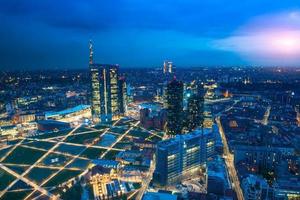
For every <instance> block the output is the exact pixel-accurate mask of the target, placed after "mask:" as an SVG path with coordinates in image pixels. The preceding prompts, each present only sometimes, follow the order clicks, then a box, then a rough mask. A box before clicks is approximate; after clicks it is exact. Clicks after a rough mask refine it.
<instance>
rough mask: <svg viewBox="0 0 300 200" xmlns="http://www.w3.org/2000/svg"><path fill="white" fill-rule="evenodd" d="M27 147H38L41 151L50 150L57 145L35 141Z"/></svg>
mask: <svg viewBox="0 0 300 200" xmlns="http://www.w3.org/2000/svg"><path fill="white" fill-rule="evenodd" d="M26 145H27V146H31V147H36V148H40V149H45V150H48V149H50V148H51V147H53V146H54V145H55V143H52V142H45V141H33V142H31V143H28V144H26Z"/></svg>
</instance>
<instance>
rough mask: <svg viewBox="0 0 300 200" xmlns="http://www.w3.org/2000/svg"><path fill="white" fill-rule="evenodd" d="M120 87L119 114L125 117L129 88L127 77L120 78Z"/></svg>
mask: <svg viewBox="0 0 300 200" xmlns="http://www.w3.org/2000/svg"><path fill="white" fill-rule="evenodd" d="M118 87H119V88H118V107H119V114H120V115H123V114H124V113H125V112H126V110H127V86H126V81H125V77H121V78H119V81H118Z"/></svg>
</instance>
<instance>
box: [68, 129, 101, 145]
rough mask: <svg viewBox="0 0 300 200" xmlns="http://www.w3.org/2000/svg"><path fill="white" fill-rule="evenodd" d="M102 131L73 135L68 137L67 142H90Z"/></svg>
mask: <svg viewBox="0 0 300 200" xmlns="http://www.w3.org/2000/svg"><path fill="white" fill-rule="evenodd" d="M100 134H101V133H99V131H95V132H91V133H87V134H82V135H72V136H69V137H68V138H67V139H66V142H70V143H76V144H84V143H85V142H87V143H90V142H91V141H92V140H94V139H95V138H97V137H99V136H100Z"/></svg>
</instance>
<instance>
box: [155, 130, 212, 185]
mask: <svg viewBox="0 0 300 200" xmlns="http://www.w3.org/2000/svg"><path fill="white" fill-rule="evenodd" d="M214 141H215V139H214V132H213V130H212V129H201V130H200V129H198V130H196V131H194V132H191V133H188V134H185V135H177V136H176V137H174V138H170V139H168V140H163V141H161V142H159V143H158V145H157V150H156V169H155V173H154V180H155V182H157V183H159V184H160V185H169V184H176V183H178V182H179V181H181V180H183V179H185V178H189V177H191V176H192V175H194V174H196V173H200V170H201V168H202V167H204V166H205V164H206V160H207V158H208V157H211V156H213V152H214Z"/></svg>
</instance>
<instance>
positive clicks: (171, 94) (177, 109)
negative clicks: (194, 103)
mask: <svg viewBox="0 0 300 200" xmlns="http://www.w3.org/2000/svg"><path fill="white" fill-rule="evenodd" d="M166 109H167V123H166V132H167V134H168V135H176V134H181V131H182V113H183V83H182V82H180V81H177V80H176V79H175V78H174V79H173V80H172V81H171V82H170V83H168V85H167V88H166Z"/></svg>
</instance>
